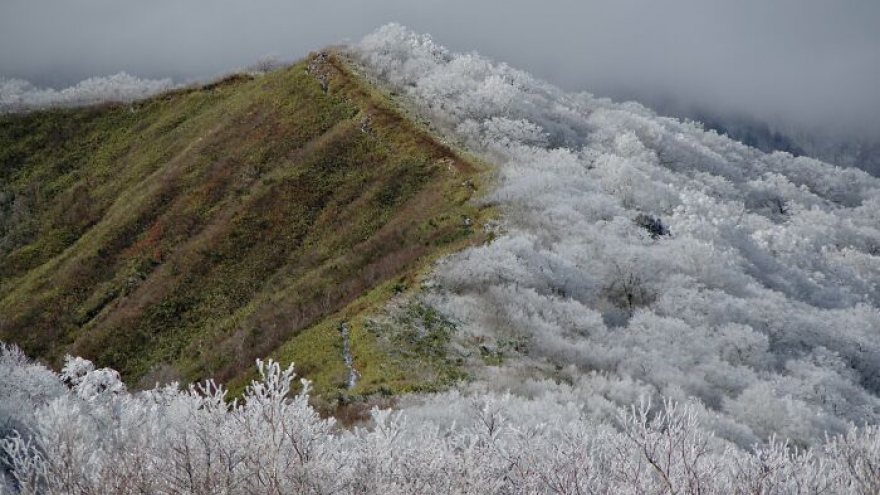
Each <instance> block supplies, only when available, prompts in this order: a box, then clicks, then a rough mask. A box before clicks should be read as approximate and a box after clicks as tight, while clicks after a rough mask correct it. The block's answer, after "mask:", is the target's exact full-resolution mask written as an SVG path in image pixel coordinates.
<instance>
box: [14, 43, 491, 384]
mask: <svg viewBox="0 0 880 495" xmlns="http://www.w3.org/2000/svg"><path fill="white" fill-rule="evenodd" d="M322 75H323V76H325V77H326V78H327V80H328V81H329V91H326V92H325V91H324V89H323V88H322V84H321V82H320V78H321V76H322ZM481 173H482V172H481V167H480V165H479V164H478V163H476V162H474V161H473V160H470V159H468V158H467V157H463V156H461V155H460V154H458V153H456V152H455V151H453V150H451V149H449V148H448V147H446V146H444V145H443V144H442V143H440V142H439V141H438V140H436V139H435V138H434V137H433V136H432V135H430V134H429V133H428V132H426V131H425V130H424V129H422V128H421V127H419V126H418V125H416V124H414V123H412V122H411V121H409V120H407V119H406V118H405V116H404V115H403V114H402V113H401V112H400V111H398V110H397V109H396V107H395V105H394V104H393V103H392V102H391V100H389V99H388V97H387V96H385V95H383V94H382V93H381V92H379V91H378V90H376V89H375V88H373V87H370V86H368V85H367V84H366V83H364V82H363V81H362V80H361V79H360V78H359V77H358V76H357V75H355V73H354V72H353V71H352V70H351V68H350V67H349V65H348V64H347V63H346V62H345V61H344V60H343V58H342V57H341V56H340V55H338V54H335V53H331V54H329V56H326V57H325V56H320V57H318V56H313V57H310V58H309V59H308V60H306V61H304V62H302V63H300V64H297V65H294V66H291V67H288V68H286V69H282V70H279V71H276V72H272V73H269V74H266V75H263V76H258V77H251V76H244V75H239V76H232V77H228V78H226V79H224V80H222V81H219V82H217V83H214V84H210V85H206V86H203V87H200V88H192V89H186V90H180V91H175V92H171V93H167V94H163V95H159V96H156V97H153V98H150V99H148V100H145V101H141V102H136V103H133V104H131V105H107V106H102V107H93V108H81V109H58V110H48V111H40V112H35V113H30V114H26V115H5V116H0V340H5V341H8V342H15V343H17V344H19V345H20V346H22V347H23V348H24V349H25V351H26V352H28V353H29V354H31V355H36V356H41V357H43V358H45V359H47V360H48V361H49V362H50V363H55V364H57V363H58V361H59V359H60V357H61V356H62V355H63V354H64V353H68V352H69V353H74V354H78V355H82V356H84V357H87V358H89V359H93V360H94V361H96V363H97V364H98V365H100V366H111V367H114V368H116V369H118V370H119V371H120V372H121V373H122V375H123V377H124V379H125V380H126V381H127V382H129V383H133V384H137V383H141V384H145V385H149V384H151V382H153V381H154V380H156V379H168V378H179V379H183V380H187V381H191V380H198V379H202V378H205V377H209V376H213V377H216V378H218V379H220V380H223V381H229V380H232V382H233V383H234V382H235V381H236V380H239V381H240V380H241V379H242V377H243V376H246V370H249V369H250V368H251V367H252V366H253V360H254V359H255V358H257V357H263V356H267V355H273V354H274V355H276V356H278V357H280V358H282V359H285V360H295V361H296V362H297V364H298V368H299V370H300V372H301V374H304V375H305V376H306V377H309V378H313V379H314V380H315V381H316V385H317V388H318V392H319V393H326V394H329V393H333V392H334V391H338V390H339V389H340V387H342V386H343V385H344V382H345V378H344V377H345V373H346V369H345V367H344V363H343V361H342V357H341V353H342V343H341V333H340V332H339V327H340V325H341V324H342V322H348V324H349V326H350V327H351V329H352V337H351V342H352V351H353V354H354V358H355V366H356V367H357V368H358V369H359V371H361V373H362V375H363V379H362V380H361V382H360V384H359V385H358V388H357V389H356V390H354V391H353V392H352V393H363V394H367V393H372V392H376V391H383V392H387V391H391V392H395V391H400V390H411V389H419V388H421V387H433V386H436V385H437V384H440V383H443V382H444V381H448V380H450V379H453V378H454V377H455V376H456V372H455V370H454V368H455V367H454V366H453V365H452V363H449V362H447V361H446V359H445V358H443V357H442V356H440V355H438V353H436V352H435V349H433V347H432V346H436V345H437V342H439V341H437V339H438V338H439V339H440V340H442V333H443V332H444V331H445V330H443V328H441V327H443V325H434V326H435V327H437V328H439V330H437V332H438V333H437V335H441V337H437V336H436V335H435V336H432V337H431V339H430V342H426V341H425V339H424V338H422V339H421V340H420V339H406V338H400V336H399V335H398V336H394V335H392V334H393V332H391V334H389V332H388V329H383V328H380V327H381V325H379V326H377V325H375V324H372V323H370V320H369V318H368V317H370V316H371V315H375V314H377V313H378V312H381V308H382V307H383V306H384V305H385V304H386V302H387V301H388V300H389V299H390V298H391V297H392V296H393V295H394V294H395V293H397V292H400V291H401V290H408V289H410V288H413V287H416V286H417V285H418V283H419V282H418V280H419V277H420V274H422V273H424V271H425V269H426V267H427V266H429V264H430V262H431V261H432V260H434V259H436V258H437V257H438V256H440V255H442V254H443V253H444V252H448V251H449V250H452V249H457V248H460V247H462V246H464V245H467V244H470V243H474V242H480V241H481V239H480V234H479V233H480V232H481V229H480V227H479V226H480V222H481V220H482V218H483V217H484V216H485V215H486V212H484V211H479V210H478V209H477V208H476V207H475V206H474V205H473V204H472V203H471V202H469V201H468V200H469V199H470V197H471V195H472V194H474V191H475V189H476V187H475V186H474V184H479V183H480V176H481ZM467 219H472V220H473V221H467ZM412 313H413V314H414V315H416V316H418V317H419V318H423V317H424V315H423V314H421V315H420V310H419V308H413V309H412ZM422 313H424V311H422ZM429 316H430V315H429Z"/></svg>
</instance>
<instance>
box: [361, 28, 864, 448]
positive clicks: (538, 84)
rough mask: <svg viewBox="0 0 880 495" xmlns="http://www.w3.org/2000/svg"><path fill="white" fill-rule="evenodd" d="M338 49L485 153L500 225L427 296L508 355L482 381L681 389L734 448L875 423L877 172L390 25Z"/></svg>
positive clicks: (651, 391)
mask: <svg viewBox="0 0 880 495" xmlns="http://www.w3.org/2000/svg"><path fill="white" fill-rule="evenodd" d="M354 51H355V52H356V53H357V55H358V57H359V58H360V59H361V60H362V61H363V63H364V64H365V65H366V66H367V67H368V70H371V71H373V74H374V76H375V77H378V78H380V79H381V80H383V81H385V82H386V83H387V84H391V85H392V86H394V87H396V91H398V92H402V93H404V94H405V95H406V97H407V99H408V100H409V102H410V103H411V105H412V106H414V107H416V109H417V111H418V112H420V113H421V114H422V115H423V116H425V117H427V118H428V119H429V120H430V121H431V122H432V123H434V124H435V125H436V126H438V127H439V128H441V129H444V130H446V131H447V132H448V133H449V135H450V137H451V138H453V139H457V140H458V141H460V142H461V143H463V144H465V145H468V146H470V147H471V148H472V149H474V150H475V151H477V152H479V153H482V154H483V155H484V156H485V157H486V158H488V159H489V160H491V161H493V162H494V163H497V164H498V165H499V172H498V176H497V181H496V183H495V185H494V189H493V190H492V191H490V192H489V193H488V194H487V195H486V197H485V201H486V202H488V203H492V204H498V205H501V206H502V207H503V211H504V212H505V216H504V219H503V225H502V226H501V229H500V230H501V233H502V235H500V236H499V237H497V238H496V240H495V241H494V242H492V243H491V244H488V245H485V246H481V247H476V248H472V249H469V250H467V251H465V252H462V253H459V254H456V255H454V256H451V257H449V258H448V259H446V260H445V261H443V262H441V264H440V265H439V267H438V269H437V272H436V274H435V281H436V286H437V287H438V289H436V290H435V291H434V293H433V294H431V295H430V298H431V301H432V303H433V304H435V305H436V306H437V307H438V309H441V310H442V311H444V312H445V313H446V314H447V315H448V316H450V317H451V318H452V319H454V320H456V321H459V322H461V326H462V332H461V335H460V339H461V342H462V345H465V343H466V342H468V341H473V340H474V339H475V338H476V339H478V340H480V341H484V342H485V341H488V342H490V343H492V346H493V347H494V348H498V349H501V350H502V351H503V352H506V354H507V356H508V357H509V359H507V360H506V363H507V364H506V366H507V368H504V370H503V371H500V372H499V373H497V374H489V373H488V372H486V377H485V378H487V381H489V380H488V379H491V381H492V382H494V383H496V384H498V385H497V386H498V387H500V388H511V389H512V390H514V391H519V392H520V393H523V394H529V395H532V394H535V393H540V394H545V395H546V394H550V393H551V392H548V390H549V388H550V387H547V386H532V388H529V386H528V385H524V384H523V378H526V379H538V380H540V379H541V378H542V377H546V376H548V375H553V376H554V377H555V378H556V380H558V379H559V378H560V376H561V377H562V378H563V381H566V382H569V383H572V385H564V386H556V385H554V387H556V388H557V389H558V388H559V387H561V388H562V389H563V390H560V391H559V392H558V396H559V397H560V398H563V397H568V398H571V397H577V398H578V399H581V400H583V401H584V402H585V404H587V405H586V406H585V407H587V408H589V409H591V410H593V411H595V412H596V414H600V415H601V414H604V413H603V411H609V410H613V407H611V406H612V405H614V404H625V403H630V402H631V401H633V400H634V399H635V398H636V397H638V396H640V395H655V396H668V397H674V398H677V399H681V400H691V399H697V400H698V401H699V403H700V404H701V406H700V407H702V408H704V412H705V414H706V417H707V418H710V419H709V420H708V421H710V422H711V423H712V424H713V426H714V428H715V429H716V431H717V432H718V433H719V434H721V435H722V436H724V437H726V438H729V439H731V440H734V441H735V442H737V443H740V444H742V445H748V444H751V443H753V442H755V441H758V440H760V439H762V438H766V437H767V436H768V435H771V434H780V435H783V436H785V437H787V438H792V439H794V440H795V441H797V442H800V443H804V444H810V443H813V442H815V441H820V440H821V439H823V438H824V435H825V432H826V431H830V432H840V431H843V430H845V429H846V427H847V425H848V424H850V423H855V424H865V423H868V424H876V423H877V422H878V419H880V399H878V393H880V378H878V377H880V311H878V307H880V286H878V282H880V180H878V179H877V178H874V177H872V176H870V175H868V174H866V173H864V172H861V171H858V170H854V169H842V168H839V167H835V166H831V165H828V164H825V163H822V162H820V161H817V160H814V159H810V158H795V157H793V156H791V155H789V154H786V153H773V154H765V153H763V152H760V151H758V150H756V149H754V148H750V147H747V146H745V145H743V144H740V143H738V142H735V141H732V140H731V139H728V138H727V137H725V136H722V135H718V134H717V133H715V132H712V131H709V132H707V131H705V130H704V129H703V127H702V126H701V125H700V124H699V123H695V122H690V121H680V120H676V119H671V118H664V117H660V116H658V115H656V114H655V113H653V112H652V111H650V110H648V109H646V108H645V107H643V106H641V105H639V104H636V103H613V102H611V101H609V100H606V99H599V98H595V97H593V96H591V95H589V94H568V93H564V92H562V91H560V90H559V89H557V88H555V87H553V86H551V85H549V84H547V83H544V82H542V81H539V80H536V79H534V78H533V77H531V76H529V75H528V74H526V73H524V72H522V71H519V70H516V69H513V68H511V67H509V66H507V65H504V64H497V63H493V62H492V61H490V60H487V59H485V58H483V57H481V56H479V55H476V54H459V53H453V52H451V51H449V50H447V49H445V48H443V47H442V46H439V45H437V44H436V43H434V42H433V41H432V40H431V39H430V37H428V36H424V35H418V34H415V33H412V32H410V31H408V30H407V29H405V28H403V27H401V26H399V25H388V26H385V27H383V28H381V29H380V30H379V31H377V32H376V33H374V34H372V35H369V36H367V37H366V38H365V39H364V40H363V41H362V42H361V43H360V44H359V45H357V46H356V47H355V49H354ZM559 369H562V370H563V371H561V372H560V371H558V370H559ZM535 370H539V371H535ZM536 389H540V390H541V392H535V390H536ZM560 400H564V399H560Z"/></svg>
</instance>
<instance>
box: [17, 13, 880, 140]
mask: <svg viewBox="0 0 880 495" xmlns="http://www.w3.org/2000/svg"><path fill="white" fill-rule="evenodd" d="M392 21H393V22H399V23H402V24H404V25H407V26H409V27H411V28H412V29H414V30H416V31H419V32H428V33H431V34H432V35H433V36H434V39H435V40H437V41H438V42H439V43H441V44H443V45H446V46H448V47H450V48H453V49H455V50H459V51H461V50H463V51H469V50H476V51H478V52H480V53H482V54H484V55H488V56H490V57H492V58H494V59H497V60H500V61H505V62H508V63H509V64H511V65H513V66H516V67H519V68H522V69H526V70H528V71H529V72H532V73H533V74H535V75H537V76H539V77H541V78H544V79H547V80H549V81H551V82H553V83H555V84H558V85H560V86H562V87H563V88H565V89H569V90H585V91H589V92H592V93H595V94H601V95H610V96H614V97H616V98H618V99H619V98H638V99H642V100H649V103H650V102H651V101H653V102H656V101H658V100H659V99H660V98H664V99H668V100H670V101H677V103H678V104H679V105H682V106H700V107H709V108H710V109H712V110H714V111H716V112H731V111H737V112H742V113H745V114H748V115H751V116H754V117H758V118H761V119H763V120H766V121H770V122H771V123H787V124H796V125H798V126H804V127H813V126H819V125H825V126H829V127H831V128H833V129H838V130H841V131H846V132H855V131H857V130H858V131H859V132H868V133H869V134H872V135H874V136H880V89H878V88H880V0H725V1H721V0H718V1H716V0H662V1H661V0H577V1H575V0H543V1H538V0H532V1H522V0H498V1H492V2H488V1H484V2H478V1H477V0H442V1H441V0H336V1H327V0H311V1H303V0H0V76H5V77H17V78H23V79H28V80H30V81H32V82H34V83H35V84H38V85H48V86H54V87H60V86H67V85H70V84H72V83H75V82H77V81H79V80H81V79H84V78H86V77H89V76H94V75H108V74H113V73H116V72H119V71H127V72H129V73H131V74H134V75H137V76H140V77H151V78H159V77H168V76H170V77H172V78H174V79H175V80H178V81H180V80H186V79H189V78H196V77H204V76H210V75H214V74H218V73H222V72H226V71H229V70H231V69H234V68H238V67H243V66H246V65H249V64H250V63H252V62H254V61H256V60H257V59H259V58H260V57H263V56H265V55H269V54H274V55H277V56H278V57H279V58H282V59H293V58H297V57H301V56H303V55H305V54H306V53H308V52H309V51H310V50H314V49H317V48H319V47H321V46H323V45H326V44H330V43H339V42H344V41H346V40H354V41H356V40H358V39H360V38H361V37H362V36H363V35H364V34H366V33H368V32H370V31H372V30H374V29H376V28H377V27H379V26H380V25H382V24H385V23H387V22H392ZM829 130H832V129H829Z"/></svg>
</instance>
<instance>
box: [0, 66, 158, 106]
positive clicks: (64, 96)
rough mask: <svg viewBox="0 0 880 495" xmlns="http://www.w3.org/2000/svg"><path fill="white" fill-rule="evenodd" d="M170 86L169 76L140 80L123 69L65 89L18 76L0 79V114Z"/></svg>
mask: <svg viewBox="0 0 880 495" xmlns="http://www.w3.org/2000/svg"><path fill="white" fill-rule="evenodd" d="M173 87H174V84H173V83H172V82H171V80H170V79H140V78H137V77H134V76H131V75H129V74H126V73H125V72H120V73H119V74H115V75H112V76H107V77H92V78H89V79H86V80H85V81H82V82H80V83H79V84H77V85H75V86H71V87H69V88H65V89H61V90H56V89H52V88H38V87H35V86H34V85H32V84H31V83H29V82H27V81H23V80H21V79H3V78H0V113H4V112H22V111H27V110H34V109H39V108H47V107H70V106H82V105H91V104H95V103H104V102H126V101H132V100H137V99H140V98H146V97H148V96H152V95H155V94H158V93H161V92H162V91H167V90H169V89H171V88H173Z"/></svg>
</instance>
